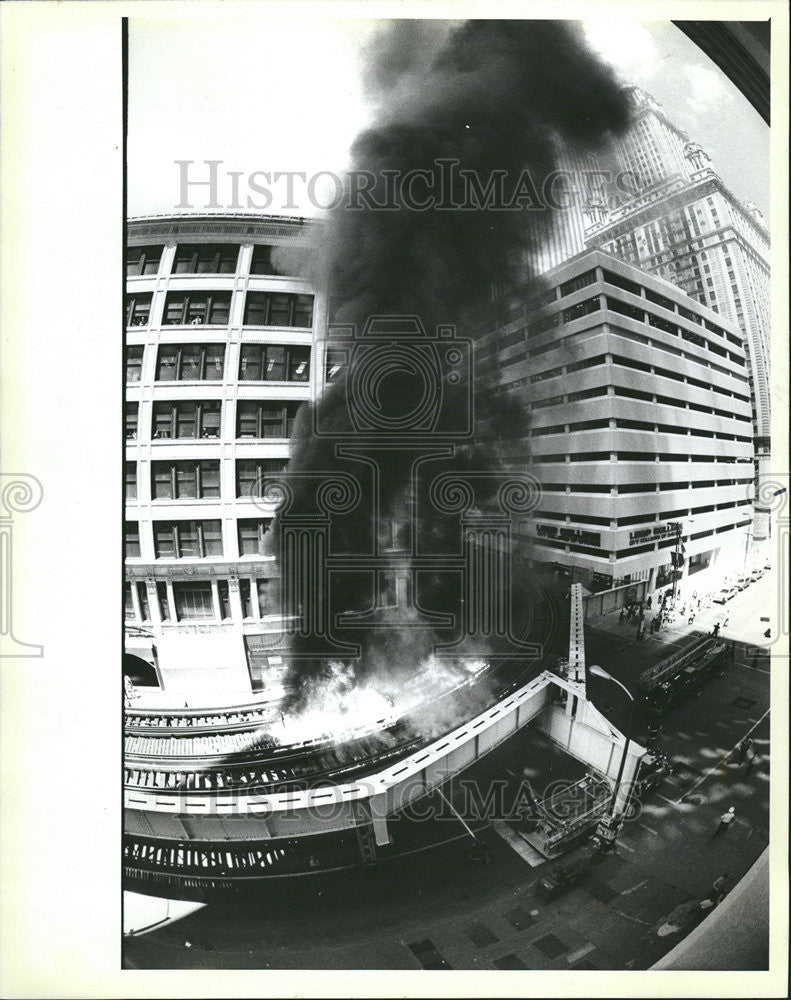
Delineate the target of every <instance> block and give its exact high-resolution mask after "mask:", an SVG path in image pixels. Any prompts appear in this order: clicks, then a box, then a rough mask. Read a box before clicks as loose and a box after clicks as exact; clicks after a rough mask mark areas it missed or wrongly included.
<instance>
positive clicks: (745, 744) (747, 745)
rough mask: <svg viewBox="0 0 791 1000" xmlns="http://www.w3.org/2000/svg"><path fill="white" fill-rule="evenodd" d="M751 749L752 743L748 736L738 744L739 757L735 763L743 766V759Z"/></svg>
mask: <svg viewBox="0 0 791 1000" xmlns="http://www.w3.org/2000/svg"><path fill="white" fill-rule="evenodd" d="M752 748H753V741H752V740H751V739H750V737H749V736H745V737H744V739H743V740H742V741H741V743H740V744H739V757H738V761H737V763H739V764H743V763H744V758H745V757H746V756H747V754H748V753H749V752H750V750H752Z"/></svg>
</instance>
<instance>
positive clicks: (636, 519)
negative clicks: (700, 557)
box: [532, 500, 752, 528]
mask: <svg viewBox="0 0 791 1000" xmlns="http://www.w3.org/2000/svg"><path fill="white" fill-rule="evenodd" d="M750 504H752V500H731V501H730V503H716V504H705V505H704V506H702V507H692V508H690V507H683V508H679V510H669V511H666V512H665V513H664V514H660V515H658V516H657V517H655V515H654V514H652V513H650V512H649V513H642V514H632V515H631V516H630V517H595V516H592V515H589V514H578V513H576V512H574V513H573V514H569V517H570V519H571V520H570V523H571V524H572V525H573V524H577V523H584V524H600V525H603V526H604V527H607V528H612V527H618V528H623V527H626V526H627V525H633V524H656V523H657V521H659V522H662V521H678V520H681V519H682V518H685V517H689V516H694V515H696V514H708V513H711V511H714V510H730V509H731V508H733V507H747V506H749V505H750ZM532 517H533V518H543V519H544V520H545V521H564V522H565V521H566V514H565V513H564V512H563V511H551V510H536V511H534V512H533V514H532Z"/></svg>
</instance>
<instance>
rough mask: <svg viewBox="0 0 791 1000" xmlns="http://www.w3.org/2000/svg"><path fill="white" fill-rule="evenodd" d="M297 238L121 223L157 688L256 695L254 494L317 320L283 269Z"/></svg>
mask: <svg viewBox="0 0 791 1000" xmlns="http://www.w3.org/2000/svg"><path fill="white" fill-rule="evenodd" d="M305 235H306V229H305V224H304V222H303V221H302V220H300V219H295V218H288V217H265V216H261V215H256V216H242V215H240V216H210V215H207V216H194V215H191V216H173V217H161V216H156V217H150V218H137V219H131V220H130V221H129V223H128V241H127V243H128V249H127V258H126V272H127V279H126V280H127V294H126V347H125V365H126V397H125V436H126V466H125V503H126V525H125V544H126V579H127V582H126V594H125V600H126V612H125V613H126V619H127V623H128V624H129V625H131V626H134V627H135V629H136V630H137V631H138V632H139V633H142V634H144V635H148V636H151V637H153V643H154V650H155V652H154V660H155V661H156V665H157V668H158V672H159V677H158V679H159V681H160V683H161V684H163V686H164V687H165V689H166V690H168V689H169V690H171V691H179V690H182V691H184V692H189V693H193V692H196V691H199V690H201V689H203V688H206V687H212V688H214V689H216V690H223V691H226V692H235V693H237V694H244V693H245V692H246V693H248V694H249V693H250V692H251V691H253V692H254V691H256V690H258V689H260V687H261V685H262V670H265V669H266V668H267V666H268V663H267V657H266V655H265V650H266V648H267V645H268V640H267V637H268V636H272V635H273V634H274V635H277V634H278V633H279V631H280V619H279V615H278V609H277V607H276V605H275V601H274V598H273V592H274V583H275V567H274V557H273V555H272V554H271V551H270V545H269V538H268V530H269V526H270V524H271V520H272V517H273V516H274V509H273V508H272V506H271V505H267V502H266V500H265V496H264V493H265V490H266V482H267V477H268V476H271V475H273V474H276V473H277V472H279V471H281V470H282V469H283V468H284V466H285V464H286V462H287V459H288V450H289V444H288V441H289V437H290V435H291V433H292V429H293V425H294V420H295V417H296V413H297V410H298V409H299V407H300V405H301V404H302V403H304V402H306V401H308V400H311V399H313V398H314V397H315V396H316V393H317V392H318V389H319V385H320V381H321V371H320V366H319V363H318V361H317V358H318V352H319V351H320V346H319V331H321V330H322V329H323V328H324V325H325V322H326V319H325V311H326V296H325V295H323V294H322V293H321V292H319V291H317V290H316V289H314V288H311V287H310V286H309V285H308V284H307V283H306V282H305V281H304V280H303V279H301V278H299V277H296V276H295V275H294V271H295V268H294V267H292V266H291V264H290V262H291V261H294V260H295V259H296V257H295V254H298V253H299V251H300V247H303V248H304V239H305ZM189 636H193V637H195V638H194V640H193V641H192V642H190V641H189ZM174 637H177V638H178V642H175V641H174Z"/></svg>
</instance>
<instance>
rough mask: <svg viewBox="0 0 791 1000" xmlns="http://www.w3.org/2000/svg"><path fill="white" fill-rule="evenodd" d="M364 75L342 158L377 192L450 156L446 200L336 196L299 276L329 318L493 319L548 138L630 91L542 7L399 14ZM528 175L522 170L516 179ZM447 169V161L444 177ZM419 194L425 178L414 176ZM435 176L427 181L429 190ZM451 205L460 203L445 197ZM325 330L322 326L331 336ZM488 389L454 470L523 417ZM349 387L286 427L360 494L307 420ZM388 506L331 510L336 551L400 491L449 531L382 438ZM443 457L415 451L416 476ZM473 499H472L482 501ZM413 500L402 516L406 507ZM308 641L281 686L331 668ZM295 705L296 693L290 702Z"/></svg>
mask: <svg viewBox="0 0 791 1000" xmlns="http://www.w3.org/2000/svg"><path fill="white" fill-rule="evenodd" d="M370 57H371V58H370V62H369V65H368V68H367V72H366V78H365V82H366V84H367V86H368V87H369V90H370V91H371V92H372V93H374V94H376V95H377V96H379V97H380V98H381V100H382V107H381V110H380V112H379V113H378V116H377V119H376V123H375V124H374V126H373V127H371V128H368V129H367V130H365V131H364V132H363V133H362V134H361V135H360V136H359V137H358V138H357V140H356V141H355V143H354V146H353V148H352V159H353V162H352V167H353V172H360V171H366V172H367V173H368V174H369V175H370V176H371V177H372V178H374V179H375V181H374V183H373V186H372V187H371V188H370V190H369V195H370V198H371V199H372V200H373V201H374V202H375V203H377V204H382V203H387V202H388V201H391V200H392V198H393V197H394V195H393V188H392V186H391V187H388V178H391V179H392V178H393V177H399V176H400V177H403V176H404V175H406V174H407V173H408V172H410V171H416V170H425V171H430V172H432V174H433V175H434V176H436V175H437V170H438V168H437V163H438V161H442V160H445V161H448V160H454V161H457V165H456V167H455V172H454V175H453V176H454V179H453V181H452V182H451V183H450V184H449V185H448V186H447V187H446V190H445V195H444V203H443V202H441V203H440V204H434V205H433V206H432V207H431V208H429V209H427V210H425V211H416V210H414V208H412V207H410V206H409V205H408V204H404V202H403V198H402V195H401V194H397V195H395V197H396V207H395V208H394V209H393V208H392V207H390V208H388V209H377V208H376V207H370V205H369V207H367V208H366V207H362V208H361V207H357V206H353V207H349V206H348V205H345V206H342V207H340V208H338V209H337V210H335V211H334V212H333V213H332V214H331V216H330V218H329V220H328V224H327V226H326V230H325V232H324V234H323V237H322V243H321V246H320V248H319V250H318V252H317V254H316V256H315V258H314V260H313V262H312V270H311V274H310V276H311V277H312V279H313V280H314V281H315V282H316V283H317V284H318V285H320V286H321V285H323V286H327V287H328V288H329V292H330V296H331V302H332V312H333V317H332V318H333V320H334V321H335V322H337V323H352V324H355V325H356V326H357V328H358V329H361V328H362V327H363V326H364V324H365V322H366V320H367V319H368V318H369V317H370V316H373V315H381V314H406V315H417V316H419V317H420V320H421V321H422V323H423V326H424V327H425V329H426V330H427V331H429V332H432V331H433V330H434V328H435V327H436V325H437V324H453V325H455V326H456V327H457V329H458V331H459V334H460V335H461V336H465V337H473V338H474V337H475V336H476V335H477V333H481V334H482V333H486V332H490V331H491V330H492V329H494V327H495V326H496V325H497V324H496V322H495V320H494V318H493V312H492V310H493V308H494V307H493V306H492V304H491V301H490V299H491V291H492V288H493V287H494V286H496V285H498V284H500V285H502V284H503V283H505V284H506V285H507V287H509V288H510V289H511V293H512V294H516V295H518V294H520V293H521V294H522V295H524V294H527V291H528V289H529V288H530V287H531V282H534V280H535V276H534V275H532V274H530V273H529V271H528V265H527V263H526V260H527V257H526V253H525V250H526V248H528V247H535V246H538V245H540V244H541V243H542V241H543V240H544V238H545V236H546V234H547V231H548V228H549V226H550V225H551V222H552V214H551V211H550V210H549V209H547V208H544V209H543V210H528V209H527V206H528V205H530V204H531V203H534V202H535V198H534V197H533V195H534V194H535V192H537V191H540V190H541V187H542V183H543V181H544V179H545V178H546V177H548V176H549V175H550V174H551V172H552V171H553V170H554V169H555V167H556V162H555V149H556V148H557V142H558V140H561V141H562V140H568V141H571V142H574V143H575V144H576V146H577V147H579V148H582V149H586V148H587V149H592V148H598V147H599V146H601V145H602V144H603V143H604V142H606V140H607V139H608V137H609V136H610V135H611V134H614V133H619V132H621V131H623V130H624V129H625V128H626V127H627V126H628V105H627V101H626V99H625V97H624V95H623V93H622V90H621V88H620V86H619V84H618V83H617V81H616V78H615V76H614V74H613V73H612V72H611V71H610V70H609V68H607V67H606V66H604V65H602V64H601V63H600V62H599V61H598V60H597V59H596V58H595V57H594V56H593V54H592V53H591V52H590V51H589V50H588V49H587V47H586V45H585V43H584V41H583V38H582V35H581V31H580V29H579V28H578V27H577V26H576V25H574V24H571V23H564V22H554V21H470V22H465V23H462V24H459V25H453V26H451V27H448V25H447V24H439V23H437V22H410V21H397V22H394V23H393V24H392V26H390V27H389V28H388V29H387V30H386V31H385V32H384V33H382V35H380V37H379V38H378V39H377V40H376V41H375V42H374V43H373V45H372V46H371V50H370ZM459 171H467V172H469V174H468V175H467V176H468V177H469V176H470V174H471V175H474V177H475V178H477V180H478V182H479V184H480V186H481V188H484V187H485V185H486V184H487V181H488V180H489V178H490V177H491V176H492V175H493V174H495V173H496V172H500V173H501V175H502V176H503V178H504V181H503V188H504V190H505V191H506V192H508V193H509V194H510V193H511V192H513V191H514V189H515V188H516V186H517V183H518V182H520V178H522V180H521V182H520V187H519V191H520V193H521V194H522V196H523V200H522V201H521V203H520V204H522V205H523V206H525V209H524V210H521V211H520V210H505V211H503V210H491V209H490V210H485V209H480V208H478V209H476V208H475V207H474V206H471V205H470V204H469V200H468V190H469V189H468V184H467V183H466V182H463V181H462V179H461V175H460V173H459ZM526 176H529V178H530V182H531V184H532V190H531V189H530V185H527V186H525V182H524V178H525V177H526ZM446 179H447V178H446ZM413 192H414V193H417V194H418V195H419V196H420V197H422V196H423V194H424V193H425V189H424V188H423V187H422V186H421V185H420V184H419V183H417V184H416V185H415V187H414V189H413ZM435 193H436V192H435ZM453 206H457V207H453ZM331 336H332V335H331ZM381 388H382V396H381V405H382V408H383V410H385V411H386V410H387V409H388V407H392V409H393V412H394V413H397V412H403V410H404V408H405V400H409V399H410V398H411V397H412V396H413V395H414V394H415V393H416V392H417V391H418V388H417V387H416V385H415V382H414V379H413V378H412V377H411V376H410V375H409V373H403V372H401V373H394V374H393V376H392V377H391V378H390V379H389V380H386V381H385V382H384V383H383V385H382V387H381ZM464 389H465V386H464V385H463V384H462V385H461V386H458V387H457V388H456V390H455V392H456V396H455V398H454V397H453V395H452V394H451V395H449V398H448V400H447V403H446V405H447V406H449V407H453V406H456V407H458V408H461V407H463V405H464V399H465V392H464ZM503 399H504V397H502V396H500V397H497V401H496V402H495V401H494V400H493V398H492V396H491V394H484V393H479V394H478V397H477V399H476V417H477V425H476V436H475V440H476V444H474V445H467V446H465V447H463V448H460V449H459V450H458V453H457V455H456V457H455V458H454V460H453V468H454V469H455V470H456V471H459V472H464V471H480V470H484V469H491V468H492V467H493V465H494V466H496V465H497V463H498V462H500V463H502V462H503V461H504V458H503V451H502V449H503V448H504V447H505V446H506V444H507V440H508V438H510V437H517V438H518V437H522V436H524V432H525V428H526V424H527V420H526V415H525V413H524V412H523V410H522V408H521V407H520V405H519V404H518V403H517V402H515V401H513V400H511V401H509V402H504V401H503ZM347 404H348V386H347V382H346V380H345V379H344V378H341V379H340V380H339V381H338V382H336V383H334V384H333V385H332V386H331V387H330V388H329V389H328V391H327V392H326V393H325V394H324V396H323V398H322V399H321V401H320V402H319V403H318V404H317V406H318V407H319V413H318V415H317V414H316V413H311V412H308V411H307V408H305V412H303V413H302V414H301V417H300V419H299V420H298V426H297V428H296V433H295V437H294V440H293V442H292V460H291V464H290V471H310V470H322V471H326V472H331V471H333V470H344V471H346V472H349V471H351V472H353V473H354V474H356V475H358V476H359V477H360V481H361V483H362V485H363V494H364V495H363V502H362V505H361V507H362V508H363V509H365V508H366V501H367V500H370V496H369V495H368V494H367V493H366V491H369V492H370V489H371V483H370V479H369V478H367V472H366V470H365V467H364V466H363V465H361V464H359V463H357V464H355V463H353V462H350V461H349V460H348V459H340V458H338V457H337V454H336V445H337V444H338V443H339V441H340V440H341V438H340V436H339V437H338V438H334V437H333V435H332V433H330V434H325V435H323V436H316V435H315V434H314V433H313V426H314V421H315V420H316V419H317V417H318V419H319V420H320V423H321V425H322V426H323V427H324V428H333V427H335V428H337V429H338V431H339V432H340V431H342V430H345V429H347V428H348V409H347ZM379 457H380V459H381V461H380V468H381V470H382V480H383V485H382V497H383V509H382V512H381V513H382V516H381V518H380V522H379V523H378V524H376V525H373V526H371V525H370V524H369V523H368V522H367V521H366V519H365V517H361V516H360V514H359V513H357V514H355V515H351V516H349V517H346V518H342V517H341V518H337V519H336V520H335V521H334V522H333V529H332V530H333V537H332V544H333V549H334V550H335V551H340V552H350V553H351V552H364V551H366V549H367V548H368V547H369V545H370V543H371V541H372V539H371V534H372V532H374V531H378V532H381V533H382V534H383V535H384V534H386V533H388V532H392V525H393V523H394V522H398V519H399V518H401V519H403V518H404V516H405V515H404V513H403V512H404V510H405V509H406V510H409V509H410V508H409V507H408V506H407V507H406V508H405V506H404V505H405V504H408V503H410V502H414V503H415V504H416V507H415V508H411V509H412V510H414V511H415V512H416V514H417V524H416V525H415V528H416V530H417V531H419V532H420V533H421V537H422V538H423V539H424V540H428V539H430V541H431V543H432V547H433V550H434V551H438V552H445V551H453V550H454V549H457V548H458V530H459V521H458V518H453V517H448V516H445V517H440V516H438V515H437V514H436V512H435V511H433V510H432V509H431V508H430V505H429V504H428V503H427V502H426V497H425V493H426V491H425V490H424V489H422V488H421V484H418V488H417V495H413V491H412V486H411V483H410V476H409V472H410V468H411V461H412V458H413V456H412V455H408V454H406V453H404V454H403V455H401V456H399V453H398V452H396V451H392V452H390V453H388V454H386V455H385V454H384V453H380V455H379ZM441 471H442V466H441V465H440V464H437V465H435V466H434V467H430V468H427V470H426V476H429V475H436V474H437V473H438V472H441ZM485 499H486V498H484V502H485ZM312 502H313V501H312V494H311V496H310V497H309V496H308V495H307V492H306V494H305V495H304V496H303V495H301V494H300V493H299V492H297V494H296V496H295V499H294V504H293V506H292V508H291V512H292V513H294V512H297V513H299V512H300V511H308V510H312ZM410 516H412V515H410ZM331 598H332V603H333V607H334V610H335V611H340V610H350V611H355V610H356V611H363V610H365V609H366V608H367V607H368V606H369V605H370V603H371V595H370V579H369V578H368V577H365V576H364V575H360V576H358V577H353V576H349V577H348V578H346V579H344V582H343V584H342V585H340V584H339V585H338V586H337V587H336V588H335V589H334V591H333V593H332V595H331ZM419 598H420V603H421V605H422V606H423V607H425V608H429V609H431V610H434V611H443V610H458V607H459V602H460V598H461V595H460V592H459V589H458V586H454V585H453V583H452V582H451V583H449V581H448V579H447V577H446V576H444V575H443V574H442V573H439V572H438V573H434V574H432V573H428V574H426V576H425V578H424V579H423V580H422V582H421V590H420V594H419ZM434 639H435V636H433V635H432V634H431V633H430V632H429V633H426V632H425V631H424V632H423V633H421V632H420V630H404V629H397V628H395V629H387V630H384V631H383V630H382V629H381V628H375V629H372V630H371V631H370V632H363V633H360V632H356V633H355V635H354V641H356V642H360V643H361V646H362V656H361V657H360V659H359V661H357V662H356V664H355V667H354V669H355V670H356V671H357V675H358V676H359V678H360V680H361V681H364V680H366V679H370V677H371V675H372V674H375V675H377V676H382V678H383V680H387V681H393V680H395V681H397V679H398V675H399V671H402V670H403V672H404V676H406V675H408V674H411V673H412V672H413V671H414V668H415V664H416V663H417V662H419V661H420V660H421V659H423V658H425V657H426V656H427V655H428V654H429V652H430V649H431V645H432V641H433V640H434ZM313 648H315V647H314V645H312V639H311V637H299V638H295V639H294V640H293V643H292V651H293V652H295V653H299V654H300V655H301V656H302V657H303V658H302V659H300V660H298V661H296V662H295V663H294V666H293V667H292V673H291V678H290V680H291V683H292V684H294V686H295V688H296V695H295V696H294V702H295V704H296V706H297V707H299V706H301V705H303V703H304V700H305V692H307V691H308V690H311V689H313V688H314V687H315V681H316V679H317V678H320V677H321V676H322V672H323V671H326V669H327V667H326V663H323V662H321V661H320V660H318V659H317V660H316V661H315V662H311V661H310V660H306V659H304V657H305V656H308V655H309V654H310V653H311V650H312V649H313ZM292 708H293V706H292Z"/></svg>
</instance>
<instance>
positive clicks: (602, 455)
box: [531, 451, 753, 464]
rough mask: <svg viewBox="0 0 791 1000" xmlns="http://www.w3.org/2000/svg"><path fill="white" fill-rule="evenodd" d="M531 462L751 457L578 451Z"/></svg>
mask: <svg viewBox="0 0 791 1000" xmlns="http://www.w3.org/2000/svg"><path fill="white" fill-rule="evenodd" d="M531 458H532V460H533V462H536V463H539V464H548V463H550V464H551V463H553V462H565V461H566V460H567V459H568V461H569V462H609V461H610V460H612V461H615V462H725V463H732V462H752V461H753V458H752V455H747V456H740V455H689V454H686V453H685V452H653V451H612V452H610V451H580V452H560V453H558V454H555V455H537V454H534V455H532V456H531Z"/></svg>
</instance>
